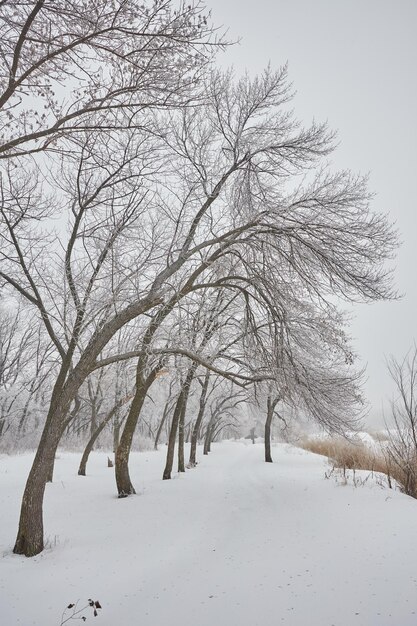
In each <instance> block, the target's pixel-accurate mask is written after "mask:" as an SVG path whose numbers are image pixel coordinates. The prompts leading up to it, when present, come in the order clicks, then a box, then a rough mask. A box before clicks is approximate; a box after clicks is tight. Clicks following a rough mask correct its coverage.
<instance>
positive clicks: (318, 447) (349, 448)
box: [299, 436, 417, 498]
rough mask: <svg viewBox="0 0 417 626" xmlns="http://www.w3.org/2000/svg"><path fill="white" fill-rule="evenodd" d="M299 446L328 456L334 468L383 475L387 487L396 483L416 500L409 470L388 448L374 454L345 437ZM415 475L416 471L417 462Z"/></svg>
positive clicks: (303, 442) (306, 440)
mask: <svg viewBox="0 0 417 626" xmlns="http://www.w3.org/2000/svg"><path fill="white" fill-rule="evenodd" d="M299 446H300V447H301V448H303V449H304V450H308V451H309V452H314V453H315V454H320V455H322V456H326V457H327V458H328V459H329V462H331V463H332V464H333V466H334V467H335V468H340V469H343V470H347V469H351V470H366V471H369V472H380V473H382V474H385V475H386V476H387V480H388V484H389V486H390V487H392V480H395V481H396V482H397V483H398V485H399V486H400V489H401V490H402V491H403V492H404V493H407V494H408V495H410V496H412V497H413V498H417V486H416V484H415V482H414V483H412V481H410V466H409V464H407V465H404V464H402V463H399V462H398V460H397V459H396V458H394V457H393V455H392V453H391V451H390V448H389V445H388V446H386V447H382V446H381V447H380V449H379V450H372V449H371V448H369V447H368V446H367V445H365V444H364V443H362V442H361V441H351V440H348V439H344V438H343V437H336V436H334V437H326V438H322V439H318V438H313V437H310V438H304V439H303V440H301V441H300V442H299ZM412 471H413V472H414V471H417V460H416V461H415V466H414V468H412Z"/></svg>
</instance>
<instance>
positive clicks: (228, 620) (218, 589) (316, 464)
mask: <svg viewBox="0 0 417 626" xmlns="http://www.w3.org/2000/svg"><path fill="white" fill-rule="evenodd" d="M164 453H165V450H164V447H163V446H162V447H161V450H160V451H159V452H157V453H154V452H148V453H141V454H140V453H135V454H133V455H132V463H131V467H132V471H131V474H132V478H133V480H134V483H135V485H137V487H138V495H137V496H135V497H131V498H127V499H123V500H118V499H117V498H116V497H115V489H114V479H113V474H112V470H111V469H108V468H107V467H106V457H107V455H106V454H104V453H93V455H92V457H91V461H90V465H89V468H88V470H89V471H88V474H89V475H88V476H87V477H85V478H83V477H79V476H77V475H76V473H77V465H78V461H79V455H76V454H67V453H60V454H59V457H60V458H59V459H58V460H57V463H56V471H55V482H54V483H53V484H52V485H50V486H48V488H47V496H46V506H45V520H46V521H45V525H46V535H47V537H48V546H49V547H48V549H47V550H45V551H44V553H42V554H41V555H39V556H37V557H35V558H32V559H26V558H24V557H20V556H15V555H12V553H11V546H12V543H13V539H14V535H15V531H16V525H17V519H18V512H19V500H20V496H21V493H22V489H23V485H24V481H25V477H26V473H27V471H28V469H29V466H30V462H31V457H30V455H22V456H16V457H1V458H0V550H1V557H2V558H1V560H0V624H1V625H2V626H14V625H15V624H21V625H23V626H30V625H32V624H35V625H36V626H55V625H59V624H60V623H61V614H62V611H63V609H64V608H65V606H66V605H67V604H69V603H72V602H76V601H77V600H80V603H83V602H84V601H85V600H86V599H87V598H93V599H95V600H99V601H100V603H101V605H102V607H103V609H102V610H101V611H100V613H99V616H98V617H96V618H95V617H93V616H92V614H90V613H88V612H86V613H85V615H86V616H87V618H88V619H87V624H90V623H91V622H92V623H93V624H97V626H100V625H101V626H119V625H120V626H165V625H169V626H180V625H181V626H234V625H238V626H257V625H262V626H265V624H271V626H277V625H279V624H286V625H288V626H333V625H334V626H385V625H392V626H415V625H416V624H417V566H416V563H417V539H416V537H417V533H416V529H417V501H416V500H413V499H411V498H408V497H406V496H404V495H402V494H401V493H399V492H394V491H391V490H387V489H383V488H381V487H380V486H378V485H377V484H376V483H375V482H374V481H372V480H368V481H366V483H365V484H364V485H363V486H359V487H356V488H355V487H354V486H353V485H351V484H349V482H348V484H347V485H345V486H343V485H342V483H341V482H340V481H335V480H333V477H331V478H330V479H328V480H326V479H325V478H324V474H325V470H326V469H328V466H327V465H326V463H325V461H324V460H323V458H322V457H319V456H316V455H313V454H311V453H308V452H305V451H302V450H299V449H296V448H293V447H291V446H288V445H286V444H282V445H277V446H275V447H274V448H273V454H274V459H275V463H274V464H266V463H264V462H263V449H262V445H261V444H255V445H252V444H251V443H250V442H246V443H242V442H225V443H222V444H217V445H216V444H215V445H214V449H213V452H212V453H211V454H210V456H209V457H204V458H203V459H202V461H201V463H200V464H199V465H198V467H197V468H195V469H193V470H189V471H187V472H186V474H185V475H181V476H175V478H174V479H173V480H171V481H162V480H161V474H162V469H163V465H164ZM200 458H201V457H200ZM365 474H366V473H365ZM72 623H75V622H72V621H70V622H69V624H72Z"/></svg>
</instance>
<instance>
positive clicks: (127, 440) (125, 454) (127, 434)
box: [115, 364, 157, 498]
mask: <svg viewBox="0 0 417 626" xmlns="http://www.w3.org/2000/svg"><path fill="white" fill-rule="evenodd" d="M156 373H157V372H156V370H153V371H152V372H151V374H149V376H148V377H147V378H146V379H144V378H143V377H142V372H141V366H140V365H139V364H138V370H137V376H136V392H135V395H134V397H133V400H132V404H131V405H130V410H129V413H128V416H127V418H126V422H125V425H124V428H123V432H122V436H121V437H120V443H119V445H118V447H117V451H116V456H115V473H116V485H117V492H118V495H119V498H126V497H127V496H130V495H133V494H135V493H136V491H135V488H134V487H133V485H132V482H131V480H130V476H129V455H130V449H131V447H132V440H133V435H134V433H135V430H136V426H137V423H138V419H139V415H140V412H141V410H142V407H143V403H144V402H145V398H146V394H147V393H148V390H149V387H150V386H151V385H152V383H153V381H154V380H155V377H156Z"/></svg>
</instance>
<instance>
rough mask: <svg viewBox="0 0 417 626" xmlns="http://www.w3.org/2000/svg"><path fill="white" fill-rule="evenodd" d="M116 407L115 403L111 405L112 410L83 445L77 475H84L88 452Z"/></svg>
mask: <svg viewBox="0 0 417 626" xmlns="http://www.w3.org/2000/svg"><path fill="white" fill-rule="evenodd" d="M118 408H119V407H118V406H117V405H116V406H115V407H113V408H112V410H111V411H110V412H109V413H108V415H107V416H106V417H105V418H104V420H103V421H102V422H101V423H100V424H99V425H98V426H97V427H96V429H95V431H94V432H93V434H92V435H91V437H90V439H89V441H88V443H87V445H86V447H85V450H84V453H83V455H82V457H81V461H80V467H79V468H78V476H85V472H86V469H87V462H88V457H89V456H90V452H91V451H92V449H93V448H94V444H95V442H96V441H97V439H98V438H99V436H100V434H101V433H102V432H103V430H104V429H105V427H106V426H107V424H108V423H109V422H110V420H111V418H112V417H113V415H114V414H115V412H116V411H117V409H118Z"/></svg>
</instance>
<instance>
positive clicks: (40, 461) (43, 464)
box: [13, 295, 160, 556]
mask: <svg viewBox="0 0 417 626" xmlns="http://www.w3.org/2000/svg"><path fill="white" fill-rule="evenodd" d="M156 304H160V297H159V296H152V295H149V296H147V297H145V298H143V299H142V300H141V301H140V302H137V303H135V304H134V305H131V306H130V307H127V308H126V309H125V311H123V312H122V313H120V314H119V315H117V316H116V317H114V318H113V319H111V320H110V321H109V322H107V323H106V324H105V325H104V326H103V327H102V328H101V331H100V332H99V333H98V334H96V335H94V336H93V337H92V339H91V340H90V343H89V344H88V346H87V347H86V349H85V351H84V353H83V354H82V356H81V358H80V360H79V362H78V364H77V365H76V367H75V368H74V369H72V370H70V366H71V358H72V353H71V351H68V353H67V354H66V355H65V356H64V357H63V361H62V364H61V368H60V372H59V374H58V377H57V379H56V382H55V385H54V390H53V393H52V398H51V402H50V406H49V411H48V416H47V419H46V422H45V426H44V428H43V432H42V437H41V440H40V443H39V447H38V451H37V453H36V455H35V459H34V461H33V464H32V468H31V470H30V472H29V476H28V479H27V482H26V487H25V491H24V493H23V498H22V504H21V509H20V521H19V528H18V531H17V538H16V543H15V546H14V548H13V552H14V553H15V554H24V555H25V556H34V555H35V554H39V552H42V550H43V496H44V493H45V485H46V482H47V479H48V476H51V473H52V468H53V464H54V459H55V453H56V450H57V447H58V444H59V441H60V439H61V437H62V434H63V433H64V431H65V428H66V427H67V426H68V424H69V423H70V421H71V419H73V417H72V416H70V418H68V419H67V418H66V416H67V415H68V411H69V408H70V405H71V403H72V402H73V400H76V397H77V392H78V390H79V388H80V387H81V385H82V384H83V382H84V381H85V379H86V378H87V376H88V375H89V373H91V371H93V369H94V365H95V361H96V359H97V356H98V355H99V354H100V352H101V351H102V350H103V348H104V347H105V346H106V345H107V343H108V342H109V341H110V340H111V338H112V337H113V336H114V335H115V334H116V332H117V331H118V330H119V329H120V328H122V326H123V325H124V324H126V323H127V322H128V321H130V320H132V319H134V318H135V317H138V316H139V315H141V314H142V313H144V312H145V311H147V310H150V309H151V308H152V307H153V306H155V305H156Z"/></svg>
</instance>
